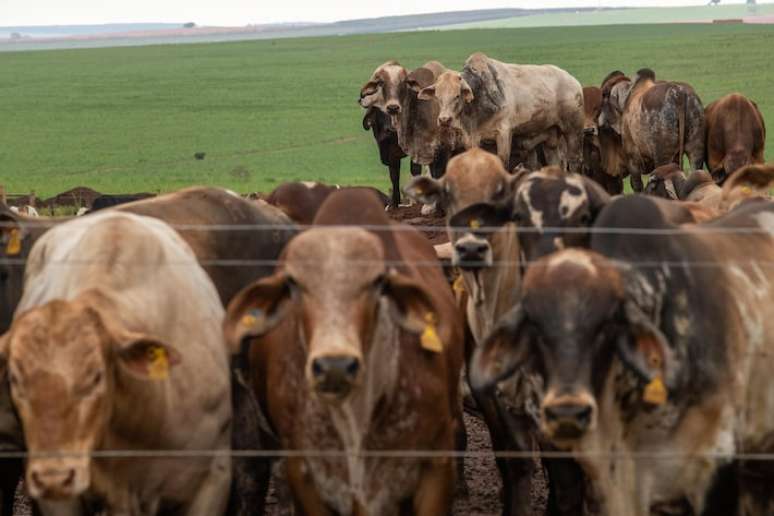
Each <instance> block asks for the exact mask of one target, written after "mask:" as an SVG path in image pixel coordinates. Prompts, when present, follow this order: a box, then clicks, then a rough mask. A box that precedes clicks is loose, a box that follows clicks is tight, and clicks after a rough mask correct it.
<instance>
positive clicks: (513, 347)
mask: <svg viewBox="0 0 774 516" xmlns="http://www.w3.org/2000/svg"><path fill="white" fill-rule="evenodd" d="M526 326H527V324H526V316H525V313H524V309H523V308H522V306H521V304H518V305H516V306H514V307H513V308H511V310H510V311H508V312H507V313H506V314H505V315H503V316H502V317H501V318H500V320H499V321H498V322H497V324H496V325H495V327H494V329H493V330H492V332H491V333H490V334H489V335H488V336H487V337H486V338H485V339H484V341H483V342H482V343H481V345H480V346H478V347H476V350H475V351H474V352H473V357H472V359H471V362H470V372H469V376H470V386H471V387H472V388H473V390H475V391H477V392H481V391H486V390H489V389H492V388H493V387H494V386H495V385H496V384H497V382H499V381H501V380H503V379H505V378H507V377H509V376H510V375H511V374H513V372H514V371H515V370H516V368H518V367H519V366H521V365H522V364H524V362H526V360H527V358H528V356H529V342H528V341H529V335H528V331H527V328H526Z"/></svg>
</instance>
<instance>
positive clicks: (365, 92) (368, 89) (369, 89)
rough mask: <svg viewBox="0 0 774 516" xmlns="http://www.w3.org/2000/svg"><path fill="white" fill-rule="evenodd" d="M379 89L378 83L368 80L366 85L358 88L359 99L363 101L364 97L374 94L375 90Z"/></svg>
mask: <svg viewBox="0 0 774 516" xmlns="http://www.w3.org/2000/svg"><path fill="white" fill-rule="evenodd" d="M378 88H379V83H378V82H377V81H374V80H370V81H368V82H367V83H365V84H364V85H363V87H362V88H360V98H361V99H363V98H365V97H369V96H371V95H373V94H374V93H376V90H377V89H378Z"/></svg>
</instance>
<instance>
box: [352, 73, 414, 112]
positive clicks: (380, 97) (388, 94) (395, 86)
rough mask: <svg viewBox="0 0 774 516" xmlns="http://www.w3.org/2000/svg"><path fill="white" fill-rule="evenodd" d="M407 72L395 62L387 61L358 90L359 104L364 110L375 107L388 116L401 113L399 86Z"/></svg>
mask: <svg viewBox="0 0 774 516" xmlns="http://www.w3.org/2000/svg"><path fill="white" fill-rule="evenodd" d="M406 76H407V71H406V69H405V68H403V67H402V66H401V65H400V64H399V63H398V62H397V61H388V62H386V63H384V64H383V65H381V66H380V67H379V68H377V69H376V70H375V71H374V73H373V75H371V79H370V80H369V81H368V82H367V83H365V85H364V86H363V87H362V88H361V90H360V100H359V103H360V105H361V106H362V107H364V108H370V107H375V108H377V109H379V110H381V111H383V112H384V113H386V114H388V115H397V114H399V113H400V111H401V103H400V86H401V83H402V82H403V81H405V80H406Z"/></svg>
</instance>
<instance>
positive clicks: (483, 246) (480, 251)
mask: <svg viewBox="0 0 774 516" xmlns="http://www.w3.org/2000/svg"><path fill="white" fill-rule="evenodd" d="M488 249H489V247H488V246H487V245H486V244H479V245H478V247H476V249H475V251H476V253H478V254H480V255H484V254H485V253H486V251H487V250H488Z"/></svg>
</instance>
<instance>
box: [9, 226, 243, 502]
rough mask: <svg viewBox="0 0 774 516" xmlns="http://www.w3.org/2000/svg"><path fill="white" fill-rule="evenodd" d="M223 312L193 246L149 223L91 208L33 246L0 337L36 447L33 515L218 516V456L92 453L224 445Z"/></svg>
mask: <svg viewBox="0 0 774 516" xmlns="http://www.w3.org/2000/svg"><path fill="white" fill-rule="evenodd" d="M223 314H224V311H223V306H222V304H221V302H220V299H219V297H218V293H217V291H216V290H215V287H214V286H213V284H212V281H211V280H210V279H209V278H208V277H207V275H206V274H205V272H204V271H203V270H202V268H201V267H200V266H199V265H198V263H197V262H196V257H195V255H194V254H193V252H192V251H191V248H190V247H189V246H188V245H187V244H186V243H185V242H184V241H183V240H182V239H181V238H180V237H179V236H178V234H177V233H175V231H174V230H172V229H171V228H170V227H169V226H167V225H166V224H164V223H163V222H160V221H158V220H155V219H152V218H149V217H141V216H137V215H132V214H125V213H115V212H113V213H105V214H101V215H93V216H91V217H84V218H79V219H76V220H73V221H70V222H67V223H65V224H62V225H60V226H57V227H56V228H54V229H52V230H50V231H48V232H47V233H46V234H45V235H44V236H43V237H42V238H41V239H40V240H39V241H38V242H37V243H36V244H35V246H34V247H33V249H32V252H31V253H30V257H29V264H28V267H27V273H26V281H25V291H24V297H23V298H22V300H21V302H20V304H19V309H18V312H17V315H16V317H15V319H14V322H13V324H12V326H11V328H10V330H9V332H8V333H6V334H5V335H3V336H2V338H0V364H1V365H2V367H0V374H2V376H3V377H4V376H5V375H6V374H7V375H8V382H9V384H10V390H11V396H12V399H13V403H14V405H15V407H16V410H17V412H18V414H19V417H20V419H21V421H22V423H23V427H24V441H25V443H26V445H27V447H28V449H29V451H30V453H31V454H33V455H32V456H31V458H30V459H29V460H28V461H27V465H26V470H27V471H26V481H25V483H26V486H27V490H28V492H29V493H30V495H31V496H32V497H33V498H34V499H35V500H36V502H37V503H38V506H39V507H40V508H41V509H42V511H43V514H45V515H49V514H51V515H59V514H77V513H80V511H86V512H88V513H91V512H99V511H102V510H104V511H106V512H108V513H110V514H138V513H140V512H142V513H143V514H157V513H160V512H164V511H170V510H177V511H180V513H181V514H187V515H191V516H193V515H200V516H205V515H218V514H222V513H223V511H224V510H225V509H226V504H227V501H228V496H229V485H230V481H231V467H230V462H231V460H230V456H229V455H225V454H221V455H218V456H211V455H205V456H203V457H196V458H184V459H172V458H169V457H165V458H147V459H138V458H130V459H127V458H110V457H105V458H92V457H91V456H90V454H91V453H92V452H100V451H110V450H184V451H196V450H228V449H229V447H230V444H231V443H230V438H231V403H230V390H231V388H230V385H229V366H228V362H229V353H228V350H227V349H226V346H225V344H224V339H223V336H222V333H221V329H220V323H219V321H220V320H222V318H223ZM176 321H177V322H178V323H179V322H180V321H185V322H186V323H185V324H176V323H175V322H176ZM3 381H5V379H3ZM137 406H142V407H143V410H140V411H138V410H137ZM52 451H54V452H61V453H65V454H66V455H64V456H59V455H56V454H55V455H53V456H52V455H50V453H48V452H52ZM95 507H99V508H100V509H99V510H97V509H95ZM87 508H88V509H87Z"/></svg>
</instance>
